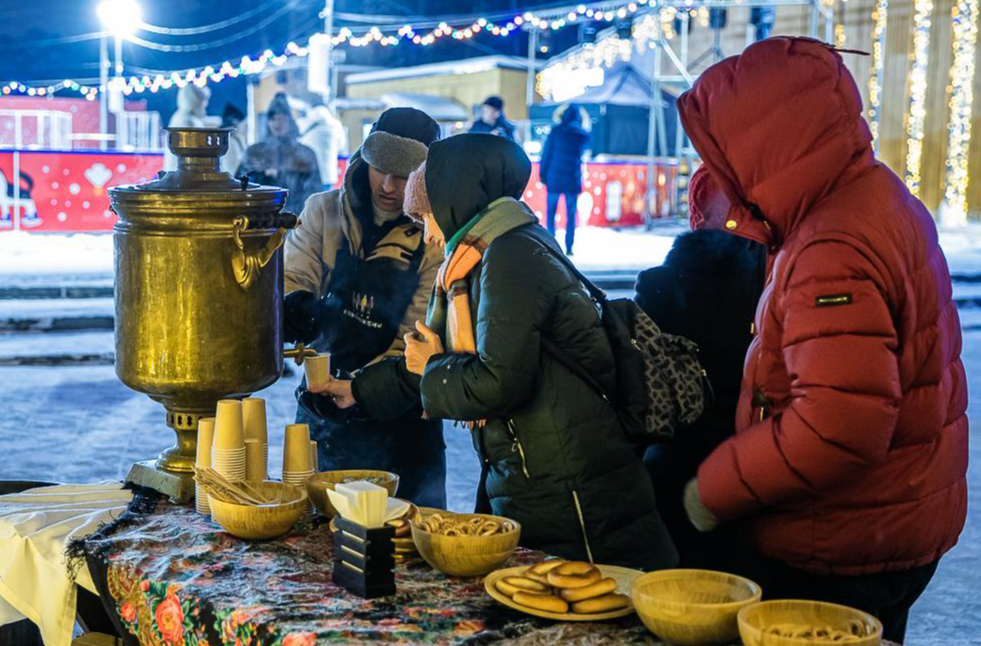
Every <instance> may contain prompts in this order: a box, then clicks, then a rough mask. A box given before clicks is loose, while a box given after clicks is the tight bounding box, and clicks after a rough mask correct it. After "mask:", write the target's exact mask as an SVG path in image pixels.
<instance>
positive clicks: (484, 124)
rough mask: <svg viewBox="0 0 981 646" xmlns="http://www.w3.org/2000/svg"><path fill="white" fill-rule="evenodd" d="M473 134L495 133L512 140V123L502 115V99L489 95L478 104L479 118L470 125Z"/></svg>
mask: <svg viewBox="0 0 981 646" xmlns="http://www.w3.org/2000/svg"><path fill="white" fill-rule="evenodd" d="M470 132H471V133H473V134H485V135H497V136H498V137H504V138H505V139H510V140H511V141H514V124H512V123H511V122H510V121H508V118H507V117H506V116H504V99H502V98H501V97H499V96H489V97H487V99H486V100H485V101H484V103H483V104H482V105H481V106H480V118H479V119H477V120H476V121H474V123H473V125H472V126H470Z"/></svg>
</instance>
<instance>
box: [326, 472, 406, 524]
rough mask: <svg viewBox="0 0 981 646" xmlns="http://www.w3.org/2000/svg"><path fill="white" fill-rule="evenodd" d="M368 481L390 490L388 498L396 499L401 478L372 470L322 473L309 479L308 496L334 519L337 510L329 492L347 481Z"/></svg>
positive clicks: (327, 515)
mask: <svg viewBox="0 0 981 646" xmlns="http://www.w3.org/2000/svg"><path fill="white" fill-rule="evenodd" d="M355 480H368V481H369V482H374V483H375V484H377V485H378V486H380V487H385V489H387V490H388V497H389V498H394V497H395V492H396V491H398V488H399V477H398V476H397V475H395V474H394V473H389V472H388V471H373V470H370V469H348V470H345V471H322V472H320V473H315V474H313V475H312V476H310V478H309V479H307V494H308V495H309V496H310V500H311V502H313V506H314V507H316V508H317V510H318V511H319V512H320V513H321V514H323V515H324V516H326V517H327V518H333V517H334V516H336V515H337V510H336V509H334V505H332V504H331V503H330V499H329V498H328V497H327V490H328V489H333V488H334V487H335V486H336V485H338V484H340V483H342V482H345V481H351V482H353V481H355Z"/></svg>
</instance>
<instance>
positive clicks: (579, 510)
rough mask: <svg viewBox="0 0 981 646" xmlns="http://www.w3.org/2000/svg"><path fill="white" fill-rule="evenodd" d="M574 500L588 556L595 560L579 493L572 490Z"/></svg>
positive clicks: (590, 559) (591, 560) (590, 560)
mask: <svg viewBox="0 0 981 646" xmlns="http://www.w3.org/2000/svg"><path fill="white" fill-rule="evenodd" d="M572 500H573V502H575V503H576V515H577V516H579V528H580V529H582V542H583V544H585V546H586V556H587V557H588V558H589V562H590V563H592V562H593V550H592V549H591V548H590V547H589V536H587V535H586V519H585V518H583V515H582V505H580V504H579V493H578V492H577V491H576V490H575V489H573V490H572Z"/></svg>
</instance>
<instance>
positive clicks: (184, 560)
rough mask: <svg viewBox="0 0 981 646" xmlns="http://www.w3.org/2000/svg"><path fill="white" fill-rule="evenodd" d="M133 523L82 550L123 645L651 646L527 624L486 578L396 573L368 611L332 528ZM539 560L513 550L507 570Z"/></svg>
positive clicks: (637, 634)
mask: <svg viewBox="0 0 981 646" xmlns="http://www.w3.org/2000/svg"><path fill="white" fill-rule="evenodd" d="M138 498H139V500H137V501H134V505H135V506H139V504H142V505H143V506H144V509H143V511H142V512H141V513H139V514H130V516H129V517H128V518H125V519H124V521H123V522H120V523H117V524H116V525H114V526H110V527H107V528H104V529H103V530H102V531H100V532H97V533H96V534H94V535H93V536H92V537H90V538H89V539H87V540H85V541H84V543H83V544H82V545H81V546H79V548H80V551H81V552H82V554H84V556H85V558H86V561H87V563H88V566H89V569H90V571H91V573H92V575H93V579H94V580H95V581H96V584H97V586H98V587H99V588H100V592H101V594H102V596H103V600H104V601H105V603H106V606H107V608H108V609H109V610H110V611H111V612H112V611H114V613H115V615H116V617H115V619H116V620H117V626H118V627H120V628H122V629H123V630H122V632H123V633H124V634H125V633H127V632H128V633H129V637H128V642H129V643H131V644H135V643H139V644H142V645H143V646H313V645H314V644H355V645H360V644H368V643H372V644H374V643H378V642H387V643H394V644H468V645H477V644H490V643H495V642H505V641H506V642H507V643H516V644H525V645H531V644H534V645H539V644H577V643H578V644H611V645H612V644H657V643H659V642H658V641H657V640H656V639H655V638H654V637H653V636H652V635H651V634H650V633H648V632H647V631H646V630H645V629H644V627H643V626H642V625H641V624H640V621H639V620H638V619H637V618H636V617H630V618H626V619H622V620H619V621H616V622H607V623H595V624H583V623H580V624H560V623H553V622H548V621H543V620H537V619H533V618H531V617H528V616H526V615H523V614H521V613H518V612H516V611H513V610H511V609H508V608H506V607H503V606H501V605H499V604H497V603H496V602H495V601H494V600H493V599H491V598H490V597H489V596H487V594H486V593H485V592H484V589H483V581H482V579H456V578H451V577H447V576H445V575H443V574H440V573H439V572H436V571H434V570H432V569H431V568H429V567H428V566H427V565H425V564H421V565H415V566H402V565H399V566H398V568H397V570H396V585H397V587H398V593H397V594H396V596H394V597H387V598H384V599H376V600H372V601H366V600H364V599H360V598H358V597H356V596H354V595H352V594H350V593H348V592H347V591H346V590H343V589H342V588H339V587H337V586H335V585H334V584H333V583H332V582H331V573H332V569H333V567H332V549H333V541H332V540H331V536H330V533H329V530H328V528H327V525H326V524H324V523H322V522H319V521H316V520H305V521H302V522H301V523H300V524H299V525H298V526H297V527H295V528H294V529H293V531H291V532H290V533H289V534H287V535H286V536H284V537H282V538H279V539H276V540H274V541H269V542H248V541H242V540H238V539H236V538H233V537H232V536H230V535H228V534H226V533H225V532H223V531H222V530H221V529H220V528H219V527H218V526H217V525H216V524H214V523H212V522H211V521H210V520H209V519H207V518H206V517H203V516H201V515H199V514H197V513H196V512H195V511H194V510H193V509H192V508H190V507H182V506H177V505H174V504H171V503H169V502H165V501H157V500H155V499H147V498H146V497H145V496H144V497H138ZM541 558H543V555H542V554H540V553H536V552H531V551H528V550H519V551H518V552H517V553H516V554H515V556H514V558H513V562H512V563H511V564H510V565H516V564H518V565H520V564H522V563H528V562H533V561H536V560H539V559H541Z"/></svg>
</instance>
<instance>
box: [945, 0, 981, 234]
mask: <svg viewBox="0 0 981 646" xmlns="http://www.w3.org/2000/svg"><path fill="white" fill-rule="evenodd" d="M951 18H952V26H953V36H954V59H953V61H952V62H951V64H950V122H949V123H948V125H947V131H948V139H947V176H946V190H945V192H944V197H945V198H946V200H947V205H948V207H949V208H950V212H949V216H950V217H951V220H950V221H948V222H947V223H948V224H966V223H967V187H968V172H967V171H968V162H969V158H968V152H969V150H970V147H971V105H972V103H973V101H974V88H973V85H974V70H975V63H974V54H975V49H976V44H977V40H978V0H957V4H955V5H954V7H953V9H952V10H951Z"/></svg>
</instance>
